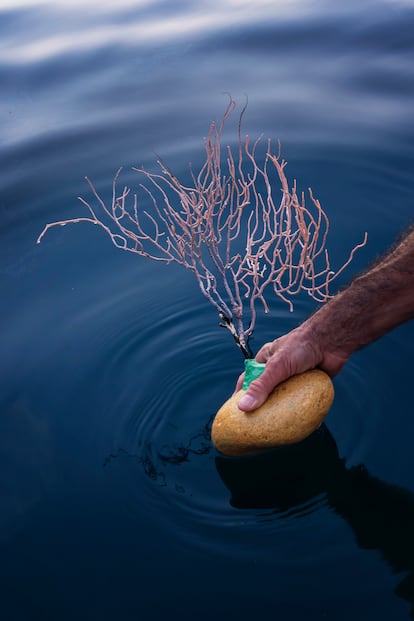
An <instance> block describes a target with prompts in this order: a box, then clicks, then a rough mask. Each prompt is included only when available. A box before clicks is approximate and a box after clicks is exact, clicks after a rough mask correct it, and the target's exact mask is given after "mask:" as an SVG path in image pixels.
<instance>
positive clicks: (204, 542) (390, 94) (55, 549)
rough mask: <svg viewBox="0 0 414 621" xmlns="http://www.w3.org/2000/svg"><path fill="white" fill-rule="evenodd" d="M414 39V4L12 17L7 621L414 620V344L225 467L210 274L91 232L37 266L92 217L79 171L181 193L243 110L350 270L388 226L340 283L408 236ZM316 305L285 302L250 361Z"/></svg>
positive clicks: (368, 363) (0, 482)
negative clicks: (207, 293) (214, 438)
mask: <svg viewBox="0 0 414 621" xmlns="http://www.w3.org/2000/svg"><path fill="white" fill-rule="evenodd" d="M413 31H414V5H413V3H412V2H410V1H408V0H406V1H391V0H387V1H379V2H378V1H376V2H372V1H370V0H367V1H365V2H356V1H353V0H351V1H349V2H347V3H346V4H345V5H343V6H341V5H340V4H338V3H332V2H328V1H327V0H325V1H324V0H317V1H316V2H310V1H306V0H297V1H295V0H291V1H289V2H286V1H285V2H275V1H274V0H273V1H266V0H257V1H256V2H254V3H253V2H247V1H243V0H220V2H218V1H217V2H215V1H211V2H203V1H202V0H197V1H192V2H184V1H183V2H176V1H175V0H174V1H169V2H166V1H164V2H162V1H155V0H148V1H138V0H135V1H132V0H124V1H122V2H117V3H115V5H114V3H109V2H97V1H96V2H95V1H92V0H85V1H83V2H80V1H73V0H72V1H69V0H67V1H66V0H60V1H55V2H54V3H50V2H48V1H46V0H45V1H43V2H41V1H40V0H20V1H19V0H15V1H13V0H3V2H2V3H1V7H0V35H1V37H0V41H1V44H0V50H1V52H0V83H1V85H2V89H1V90H2V97H1V98H0V123H1V129H2V131H1V137H2V141H1V146H0V163H1V166H0V188H1V190H0V215H1V217H0V240H1V243H0V283H1V296H2V297H1V317H2V323H1V325H2V337H1V343H2V346H1V348H0V369H1V376H0V377H1V384H0V408H1V409H0V465H1V475H0V490H1V492H0V493H1V498H2V500H1V507H2V510H1V512H0V546H1V551H2V558H3V563H2V568H1V574H2V575H1V587H0V591H1V601H2V610H3V611H4V616H5V618H6V619H7V620H16V621H27V620H35V619H42V620H43V619H53V620H55V619H59V620H66V619H68V620H69V619H75V618H76V619H95V618H96V619H110V618H116V619H123V620H124V619H125V620H129V619H131V620H132V619H140V620H142V621H147V620H148V621H149V620H156V621H158V620H159V619H165V618H166V617H173V618H175V617H177V618H178V616H179V617H180V618H182V619H200V620H203V619H212V618H216V619H225V618H228V617H229V616H230V615H231V616H234V617H237V618H238V619H240V620H247V619H251V618H252V616H253V615H254V617H255V618H258V617H264V616H270V615H271V616H274V617H276V616H277V618H279V619H289V620H290V621H291V620H292V619H294V620H296V619H297V620H298V621H299V620H303V619H305V618H306V619H309V620H315V621H316V620H318V621H319V620H320V619H330V620H335V621H342V620H344V621H345V620H348V619H350V618H352V619H355V621H359V620H361V621H362V619H364V621H365V620H367V619H369V620H371V619H375V620H376V619H384V620H389V619H393V620H397V621H399V620H404V619H409V618H410V614H411V615H412V614H413V613H412V609H413V604H414V586H413V569H414V538H413V535H412V523H413V519H412V516H413V511H414V496H413V494H414V477H413V471H414V455H413V452H412V438H413V437H414V417H413V415H412V414H413V412H412V398H411V383H412V380H411V375H412V373H411V370H412V343H413V339H414V332H413V325H412V323H407V324H406V325H404V326H402V327H400V328H398V329H397V330H395V331H394V332H392V333H390V334H389V335H387V336H386V337H384V338H383V339H381V341H378V342H377V343H374V344H372V345H371V346H369V347H368V348H366V349H365V350H363V351H360V352H358V353H357V354H355V355H354V356H353V357H352V359H351V361H350V362H349V363H348V365H347V366H346V368H345V369H344V370H343V371H342V372H341V374H340V375H339V376H338V377H337V378H336V379H335V389H336V398H335V403H334V406H333V408H332V410H331V412H330V414H329V416H328V417H327V420H326V426H324V427H323V428H322V429H321V430H320V432H318V433H317V434H315V435H314V436H312V437H311V438H309V440H308V441H306V442H305V443H304V444H302V445H300V446H298V447H291V448H290V449H287V450H280V451H276V452H275V453H272V454H271V455H268V456H265V457H261V458H255V459H247V460H229V459H225V458H223V457H221V456H219V455H218V454H217V453H216V452H215V451H214V449H213V448H212V446H211V441H210V435H209V426H210V424H211V418H212V416H213V414H214V412H215V411H216V409H217V408H218V407H219V405H220V404H221V403H222V402H223V401H224V399H226V398H227V396H228V395H229V394H230V393H231V392H232V390H233V386H234V383H235V381H236V378H237V376H238V374H239V372H240V369H241V365H242V358H241V355H240V353H239V352H238V350H237V348H236V347H235V346H234V345H233V343H232V341H231V338H230V336H229V335H228V334H227V333H225V332H224V331H223V330H220V329H219V328H218V327H217V317H216V313H215V311H214V309H213V308H211V307H210V306H209V305H208V303H207V302H206V301H205V300H204V299H203V298H202V296H201V295H200V293H199V290H198V287H197V285H196V282H195V280H194V279H193V277H192V275H191V274H190V273H188V272H186V271H185V270H183V269H182V268H180V267H179V266H168V267H166V266H162V265H159V264H157V263H154V262H151V261H148V260H144V259H143V258H140V257H137V256H134V255H131V254H128V253H123V252H121V251H120V250H117V249H116V248H114V247H113V245H112V244H111V243H110V240H109V239H108V238H107V237H106V236H105V235H104V233H103V232H102V231H100V230H97V227H93V226H91V225H87V224H85V225H76V226H72V227H65V228H63V229H60V228H59V229H54V230H52V231H50V232H49V233H48V235H47V236H46V237H45V238H44V240H43V241H42V243H41V244H40V245H36V239H37V237H38V235H39V233H40V232H41V230H42V228H43V226H44V225H45V224H46V223H47V222H50V221H52V220H61V219H65V218H73V217H78V216H81V215H84V213H83V207H82V205H81V203H79V202H78V201H77V200H76V197H77V196H79V195H81V196H84V197H85V198H87V200H90V199H91V195H90V194H89V193H88V192H89V191H88V187H87V185H86V184H85V182H84V176H85V175H87V176H88V177H89V178H91V179H93V181H94V183H95V185H96V187H97V189H98V190H99V192H101V193H102V195H103V196H104V197H105V198H109V197H110V194H111V183H112V179H113V176H114V174H115V172H116V170H117V169H118V167H120V166H123V167H124V170H123V176H122V180H123V182H125V183H127V184H131V185H132V186H133V187H136V185H137V177H136V173H134V172H133V171H132V170H131V167H132V166H139V165H142V164H144V165H145V166H147V167H148V168H149V169H154V163H155V160H156V158H157V156H158V155H159V156H161V157H162V158H163V160H165V161H166V162H167V163H168V165H169V166H170V167H171V169H172V170H173V172H174V174H176V175H177V176H179V177H180V178H181V177H183V178H185V176H186V175H188V163H189V162H192V164H193V166H194V167H195V168H197V167H198V166H200V165H201V163H202V158H203V137H204V136H205V135H206V134H207V132H208V127H209V124H210V122H211V121H212V120H213V119H220V117H221V115H222V114H223V112H224V110H225V107H226V105H227V101H228V99H227V95H225V93H229V92H230V93H231V95H232V96H233V97H234V98H235V99H236V100H237V101H238V102H239V103H240V106H242V105H244V103H245V101H246V96H247V97H248V101H249V104H248V108H247V111H246V114H245V117H244V130H245V131H246V132H248V133H249V135H250V136H252V137H255V136H257V135H259V134H260V133H262V132H263V133H264V135H265V136H271V137H272V138H273V139H274V140H275V141H277V139H280V140H281V143H282V150H283V155H284V157H285V158H286V159H287V160H288V162H289V164H288V168H287V172H288V174H289V176H290V178H292V179H293V178H296V179H297V180H298V186H299V187H300V188H301V189H306V188H307V187H309V186H311V187H312V188H313V190H314V193H315V195H316V196H317V197H318V198H319V199H320V200H321V203H322V205H323V206H324V208H325V210H326V211H327V213H328V214H329V217H330V220H331V231H330V241H329V248H330V252H331V256H332V261H333V263H334V264H335V265H339V264H340V263H341V262H342V261H343V260H344V258H345V257H346V256H347V253H348V251H349V248H350V247H351V246H352V245H354V244H356V243H358V242H359V241H360V239H361V238H362V235H363V233H364V231H368V233H369V243H368V244H367V246H366V247H365V248H364V249H363V250H362V251H360V252H359V253H358V255H357V256H356V258H355V261H354V262H353V264H352V266H351V267H350V268H349V270H348V271H347V273H346V275H344V277H343V278H342V279H341V282H340V283H338V286H339V285H341V284H344V283H345V282H346V281H347V279H349V278H351V277H352V275H353V274H355V273H357V272H358V271H359V270H361V269H363V268H364V267H366V265H367V264H368V263H369V262H370V261H371V260H373V259H375V258H376V257H377V256H378V255H379V254H380V253H382V252H383V251H384V250H385V249H386V248H387V247H388V246H389V245H390V244H391V243H392V241H393V240H394V238H395V236H396V235H398V234H399V233H401V232H402V231H403V230H404V228H405V227H406V226H407V225H408V224H410V223H411V222H412V213H413V189H414V183H413V173H412V171H413V170H414V129H413V127H414V125H413V112H412V110H413V94H414V68H413V67H414V64H413V58H414V40H413V36H412V33H413ZM234 130H235V125H234V124H230V125H229V128H228V131H227V132H226V135H225V141H226V142H229V143H230V144H234V143H235V140H236V136H235V132H234ZM315 308H316V305H315V304H314V303H313V302H312V301H311V300H310V299H309V298H307V297H299V298H298V299H297V302H296V305H295V311H294V313H292V314H291V313H289V310H288V308H287V307H284V306H283V305H280V303H278V302H277V301H274V303H272V305H271V313H270V315H269V316H266V317H265V316H262V315H260V318H259V321H258V325H257V327H256V331H255V335H254V339H253V341H252V345H253V347H254V349H255V350H257V349H258V348H259V347H260V345H261V344H262V343H263V342H265V341H266V340H269V339H272V338H274V337H275V336H277V335H280V334H283V333H285V332H287V331H288V330H289V329H291V328H293V327H294V326H296V325H297V324H298V323H300V322H301V321H302V320H303V319H305V317H307V316H308V314H309V313H311V312H312V311H313V310H314V309H315ZM366 320H367V322H369V317H367V318H366Z"/></svg>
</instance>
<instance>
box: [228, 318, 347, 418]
mask: <svg viewBox="0 0 414 621" xmlns="http://www.w3.org/2000/svg"><path fill="white" fill-rule="evenodd" d="M322 341H323V339H321V337H320V336H319V335H318V331H317V330H315V329H314V327H313V326H312V320H308V321H306V322H305V323H303V324H302V325H301V326H299V327H298V328H296V329H295V330H292V331H291V332H289V333H288V334H286V335H284V336H282V337H280V338H278V339H276V340H274V341H272V342H270V343H266V344H265V345H264V346H263V347H262V348H261V349H260V350H259V352H258V353H257V356H256V360H257V362H265V363H266V368H265V370H264V371H263V373H262V375H261V376H260V377H259V378H257V379H256V380H254V381H253V382H252V383H251V384H250V386H249V388H248V389H247V391H246V393H245V394H244V395H243V396H242V397H241V399H240V401H239V403H238V406H239V408H240V409H241V410H244V411H245V412H250V411H252V410H255V409H256V408H258V407H259V406H260V405H262V404H263V403H264V402H265V401H266V399H267V397H268V395H269V394H270V393H271V392H272V390H273V389H274V388H275V386H277V385H278V384H280V383H281V382H283V381H284V380H286V379H288V378H289V377H291V376H292V375H296V374H298V373H303V372H304V371H308V370H310V369H314V368H315V367H318V368H320V369H322V370H323V371H325V372H326V373H328V375H330V376H331V377H333V376H334V375H336V374H337V373H338V372H339V370H340V369H341V368H342V366H343V365H344V364H345V362H346V360H347V356H345V355H343V354H337V353H333V352H330V351H329V349H327V348H325V347H324V344H323V342H322ZM243 377H244V374H242V375H241V376H240V377H239V380H238V382H237V386H236V390H240V389H241V387H242V385H243Z"/></svg>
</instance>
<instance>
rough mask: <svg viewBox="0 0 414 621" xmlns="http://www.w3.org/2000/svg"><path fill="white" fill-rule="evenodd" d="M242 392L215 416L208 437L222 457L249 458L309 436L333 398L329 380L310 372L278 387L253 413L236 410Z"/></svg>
mask: <svg viewBox="0 0 414 621" xmlns="http://www.w3.org/2000/svg"><path fill="white" fill-rule="evenodd" d="M242 394H243V391H242V390H240V391H239V392H237V393H236V394H234V395H233V396H232V397H230V399H228V401H226V403H224V404H223V405H222V407H221V408H220V410H219V411H218V412H217V414H216V417H215V419H214V422H213V426H212V430H211V437H212V440H213V444H214V445H215V447H216V448H217V450H218V451H220V452H221V453H223V454H224V455H232V456H238V455H252V454H254V453H258V452H260V451H263V450H266V449H269V448H273V447H276V446H280V445H284V444H293V443H295V442H299V441H300V440H303V439H304V438H306V437H307V436H309V435H310V434H311V433H312V432H313V431H314V430H315V429H317V428H318V427H319V425H320V424H321V423H322V421H323V419H324V417H325V416H326V414H327V413H328V411H329V408H330V407H331V405H332V401H333V398H334V389H333V384H332V381H331V379H330V378H329V376H328V375H327V374H326V373H324V372H323V371H320V370H319V369H313V370H312V371H307V372H306V373H301V374H300V375H295V376H294V377H291V378H289V379H288V380H287V381H286V382H283V383H282V384H279V386H276V388H275V389H274V390H273V392H272V393H271V394H270V395H269V397H268V399H267V401H266V402H265V403H264V404H263V405H262V406H260V407H259V408H257V409H256V410H254V411H253V412H243V411H242V410H240V409H239V408H238V406H237V403H238V401H239V399H240V397H241V396H242Z"/></svg>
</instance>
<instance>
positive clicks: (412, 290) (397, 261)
mask: <svg viewBox="0 0 414 621" xmlns="http://www.w3.org/2000/svg"><path fill="white" fill-rule="evenodd" d="M413 317H414V231H412V232H411V233H409V234H408V235H407V236H406V237H405V238H404V240H403V241H402V242H401V243H400V244H398V245H397V246H396V247H395V248H394V249H393V250H392V251H390V252H389V253H388V254H387V255H386V256H385V257H384V258H383V259H382V260H380V261H379V262H377V264H376V265H375V266H373V267H372V268H371V269H369V270H367V271H366V272H365V273H364V274H362V275H360V276H358V277H357V278H355V280H354V281H353V282H352V283H351V285H350V286H349V287H348V288H347V289H345V290H344V291H342V292H341V293H339V294H338V295H336V296H335V297H334V298H333V299H332V300H331V301H330V302H329V303H328V304H326V306H324V307H322V308H321V309H320V310H319V311H318V312H317V313H316V314H315V315H314V316H313V317H311V318H310V319H309V320H308V322H306V323H307V324H308V326H307V327H308V329H311V330H314V331H315V333H316V335H317V338H318V340H319V342H320V343H321V346H322V348H323V349H325V350H327V351H330V352H335V353H337V354H339V355H340V356H341V357H344V358H347V357H349V356H350V355H351V354H352V352H354V351H355V350H357V349H359V348H361V347H363V346H364V345H367V344H368V343H370V342H372V341H374V340H376V339H377V338H379V337H381V336H383V335H384V334H385V333H387V332H389V331H390V330H392V329H393V328H395V327H396V326H398V325H399V324H401V323H403V322H404V321H407V320H408V319H411V318H413Z"/></svg>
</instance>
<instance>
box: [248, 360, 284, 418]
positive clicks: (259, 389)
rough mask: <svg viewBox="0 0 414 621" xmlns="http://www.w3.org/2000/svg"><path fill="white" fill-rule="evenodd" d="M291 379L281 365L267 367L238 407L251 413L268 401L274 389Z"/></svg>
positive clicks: (252, 384)
mask: <svg viewBox="0 0 414 621" xmlns="http://www.w3.org/2000/svg"><path fill="white" fill-rule="evenodd" d="M288 377H289V373H287V371H286V369H284V367H283V365H281V364H279V365H278V364H272V362H271V361H269V363H268V364H267V365H266V368H265V370H264V371H263V373H262V375H261V376H260V377H258V378H257V379H256V380H254V381H253V382H252V383H251V384H250V386H249V388H248V389H247V391H246V392H245V394H244V395H243V396H242V397H241V399H240V400H239V402H238V407H239V408H240V410H243V411H244V412H251V411H252V410H255V409H256V408H258V407H260V406H261V405H262V404H263V403H264V402H265V401H266V399H267V397H268V396H269V394H270V393H271V392H272V390H273V388H274V387H275V386H277V384H280V382H283V381H284V380H285V379H287V378H288Z"/></svg>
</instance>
